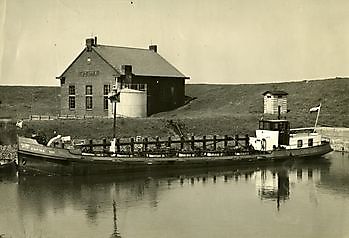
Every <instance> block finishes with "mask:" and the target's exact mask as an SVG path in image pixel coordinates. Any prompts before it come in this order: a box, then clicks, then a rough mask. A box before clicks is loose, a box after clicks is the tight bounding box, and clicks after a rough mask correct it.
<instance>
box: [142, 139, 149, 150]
mask: <svg viewBox="0 0 349 238" xmlns="http://www.w3.org/2000/svg"><path fill="white" fill-rule="evenodd" d="M143 143H144V144H143V147H144V151H148V137H146V138H144V139H143Z"/></svg>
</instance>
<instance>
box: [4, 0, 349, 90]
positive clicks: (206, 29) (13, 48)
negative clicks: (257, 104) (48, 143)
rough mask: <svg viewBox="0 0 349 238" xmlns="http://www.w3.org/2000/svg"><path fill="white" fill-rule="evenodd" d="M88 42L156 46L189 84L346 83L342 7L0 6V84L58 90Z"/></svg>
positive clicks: (110, 0)
mask: <svg viewBox="0 0 349 238" xmlns="http://www.w3.org/2000/svg"><path fill="white" fill-rule="evenodd" d="M94 36H97V37H98V43H100V44H105V45H116V46H129V47H137V48H138V47H139V48H148V46H149V45H150V44H156V45H158V53H159V54H160V55H162V56H163V57H164V58H165V59H167V60H168V61H169V62H170V63H171V64H173V65H174V66H175V67H176V68H177V69H179V70H180V71H181V72H182V73H183V74H185V75H186V76H189V77H190V80H189V81H187V83H210V84H246V83H265V82H285V81H299V80H305V79H307V80H309V79H322V78H330V77H345V76H349V67H348V66H349V1H347V0H333V1H328V0H287V1H286V0H263V1H260V0H176V1H173V0H132V1H130V0H0V85H43V86H58V85H59V81H58V80H57V79H56V77H57V76H59V75H60V74H61V73H62V72H63V71H64V70H65V69H66V68H67V67H68V65H69V64H70V63H71V62H72V61H73V60H74V59H75V58H76V56H77V55H78V54H79V53H80V52H81V51H82V50H83V48H84V46H85V39H86V38H89V37H94Z"/></svg>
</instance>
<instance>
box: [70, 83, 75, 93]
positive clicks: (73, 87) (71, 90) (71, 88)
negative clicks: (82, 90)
mask: <svg viewBox="0 0 349 238" xmlns="http://www.w3.org/2000/svg"><path fill="white" fill-rule="evenodd" d="M69 95H75V86H74V85H69Z"/></svg>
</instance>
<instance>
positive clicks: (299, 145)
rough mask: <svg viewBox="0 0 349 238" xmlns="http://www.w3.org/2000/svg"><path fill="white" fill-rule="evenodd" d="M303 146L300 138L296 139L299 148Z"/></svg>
mask: <svg viewBox="0 0 349 238" xmlns="http://www.w3.org/2000/svg"><path fill="white" fill-rule="evenodd" d="M302 146H303V141H302V140H297V147H298V148H301V147H302Z"/></svg>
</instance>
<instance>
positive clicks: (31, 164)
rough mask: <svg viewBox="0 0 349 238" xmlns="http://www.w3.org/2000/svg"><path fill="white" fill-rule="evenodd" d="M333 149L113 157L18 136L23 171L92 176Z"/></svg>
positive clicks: (307, 154)
mask: <svg viewBox="0 0 349 238" xmlns="http://www.w3.org/2000/svg"><path fill="white" fill-rule="evenodd" d="M330 151H332V149H331V147H330V145H329V143H323V144H322V145H320V146H314V147H311V148H302V149H297V150H275V151H273V152H272V153H253V154H252V153H251V154H240V155H239V154H236V155H230V156H224V155H223V156H215V154H212V155H213V156H205V157H197V156H195V155H194V154H193V155H191V156H186V157H152V156H147V157H136V156H129V157H112V156H97V155H91V154H90V155H89V154H78V153H73V152H72V151H69V150H68V149H61V148H53V147H46V146H43V145H39V144H37V143H36V144H35V143H34V144H32V143H31V141H30V140H21V139H19V148H18V166H19V171H20V172H21V173H38V174H49V175H92V174H115V173H125V172H139V171H144V170H153V169H175V168H200V167H215V166H229V165H236V164H239V165H240V164H241V165H242V164H256V163H275V162H281V161H284V160H288V159H300V158H311V157H319V156H322V155H324V154H326V153H329V152H330Z"/></svg>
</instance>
